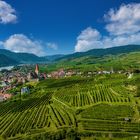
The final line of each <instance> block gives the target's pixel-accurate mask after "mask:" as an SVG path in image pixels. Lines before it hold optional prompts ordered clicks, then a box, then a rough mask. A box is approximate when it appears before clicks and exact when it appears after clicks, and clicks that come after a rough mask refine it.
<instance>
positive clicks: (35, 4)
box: [0, 0, 140, 56]
mask: <svg viewBox="0 0 140 140" xmlns="http://www.w3.org/2000/svg"><path fill="white" fill-rule="evenodd" d="M128 44H140V0H133V1H132V0H0V48H1V49H8V50H10V51H14V52H27V53H33V54H36V55H38V56H45V55H53V54H69V53H74V52H83V51H88V50H90V49H97V48H109V47H114V46H121V45H128Z"/></svg>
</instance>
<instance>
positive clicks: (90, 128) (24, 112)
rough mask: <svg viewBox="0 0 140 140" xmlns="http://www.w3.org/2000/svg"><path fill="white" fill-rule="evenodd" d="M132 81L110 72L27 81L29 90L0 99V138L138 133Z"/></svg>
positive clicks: (139, 123)
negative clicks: (6, 98) (28, 93)
mask: <svg viewBox="0 0 140 140" xmlns="http://www.w3.org/2000/svg"><path fill="white" fill-rule="evenodd" d="M137 81H139V75H134V77H133V78H132V79H131V80H130V79H127V77H126V76H125V75H123V74H112V75H110V76H108V75H100V76H95V77H92V78H80V77H73V78H64V79H57V80H55V79H48V80H45V81H41V82H38V83H31V85H32V89H31V94H30V95H27V96H22V97H21V98H20V97H19V96H18V95H17V96H15V97H14V98H13V99H11V100H9V101H7V102H4V103H0V139H8V140H22V139H23V140H32V139H33V140H34V139H35V140H38V139H43V140H45V139H47V140H48V139H54V140H55V139H60V140H61V139H71V140H74V139H81V140H83V139H85V140H86V139H89V140H90V139H139V135H140V115H139V112H140V102H139V94H137V92H138V91H137V87H138V86H139V84H138V82H137ZM28 85H30V83H28ZM134 86H136V88H132V87H134Z"/></svg>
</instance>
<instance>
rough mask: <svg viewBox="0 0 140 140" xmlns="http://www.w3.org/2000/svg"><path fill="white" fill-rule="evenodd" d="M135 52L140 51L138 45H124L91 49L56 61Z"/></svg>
mask: <svg viewBox="0 0 140 140" xmlns="http://www.w3.org/2000/svg"><path fill="white" fill-rule="evenodd" d="M136 51H140V45H126V46H118V47H112V48H106V49H92V50H89V51H87V52H77V53H74V54H70V55H65V56H64V57H61V58H59V59H57V60H63V59H68V60H71V59H75V58H79V57H84V56H94V57H102V56H105V55H118V54H121V53H130V52H136Z"/></svg>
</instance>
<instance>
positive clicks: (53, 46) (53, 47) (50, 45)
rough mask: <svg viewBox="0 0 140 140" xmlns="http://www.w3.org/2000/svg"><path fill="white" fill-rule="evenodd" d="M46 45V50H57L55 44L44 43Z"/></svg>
mask: <svg viewBox="0 0 140 140" xmlns="http://www.w3.org/2000/svg"><path fill="white" fill-rule="evenodd" d="M46 45H47V47H48V48H51V49H54V50H57V49H58V46H57V44H56V43H51V42H48V43H46Z"/></svg>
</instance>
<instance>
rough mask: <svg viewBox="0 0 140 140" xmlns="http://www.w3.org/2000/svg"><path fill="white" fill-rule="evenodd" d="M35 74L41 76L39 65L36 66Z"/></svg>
mask: <svg viewBox="0 0 140 140" xmlns="http://www.w3.org/2000/svg"><path fill="white" fill-rule="evenodd" d="M35 73H36V74H37V75H38V74H39V66H38V64H36V66H35Z"/></svg>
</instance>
